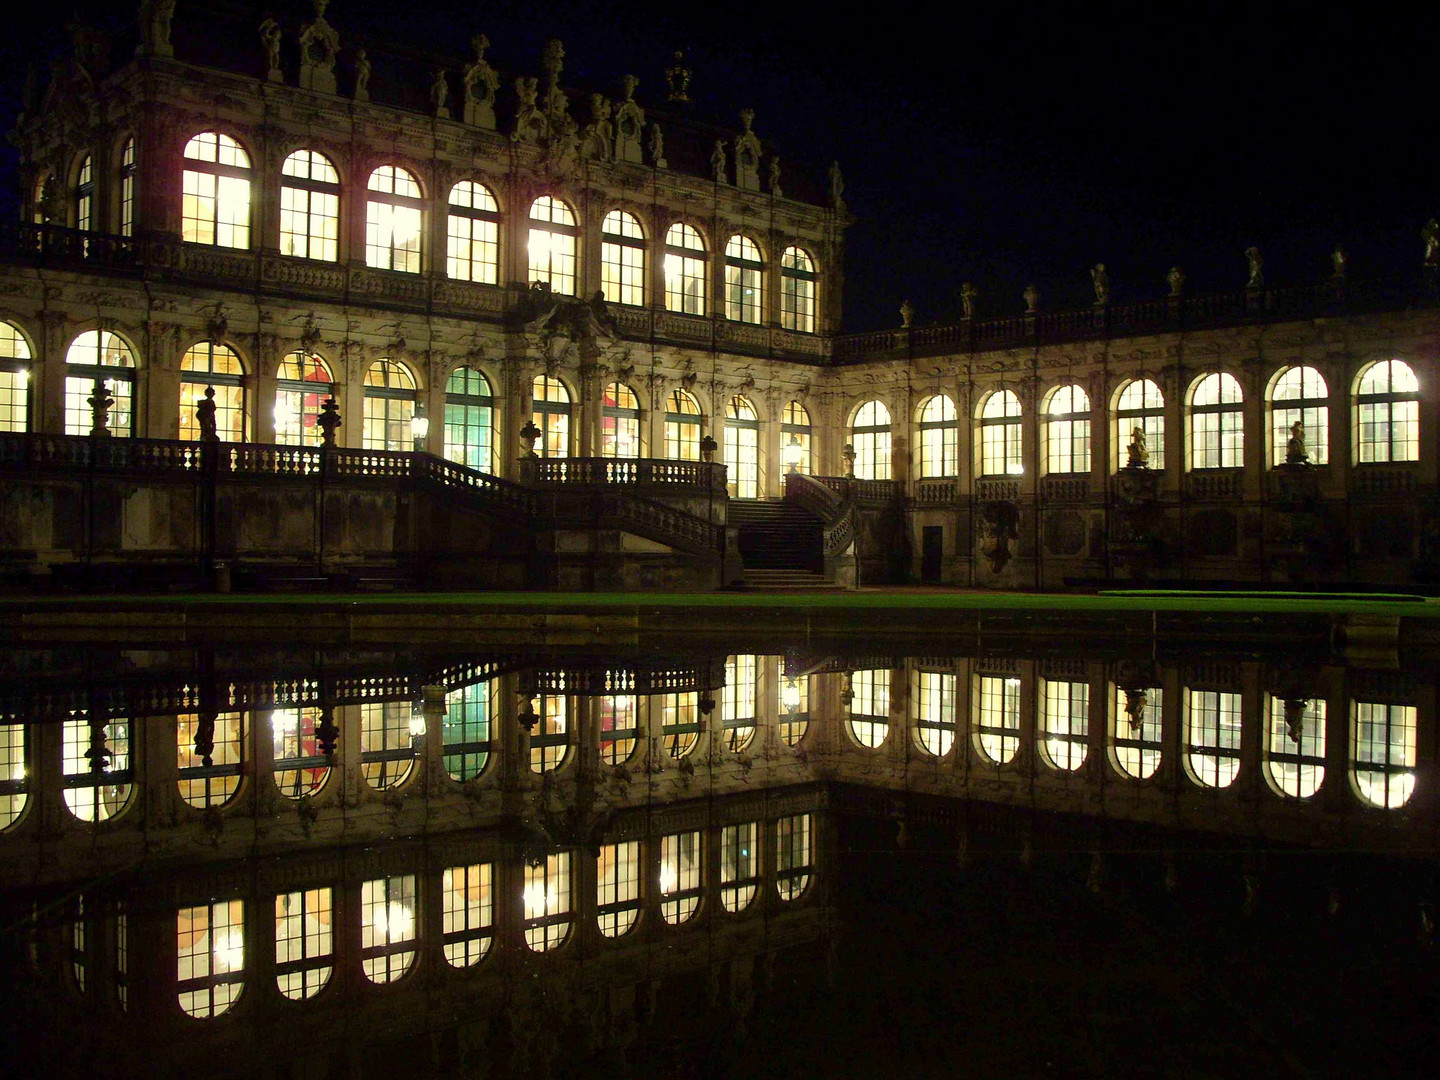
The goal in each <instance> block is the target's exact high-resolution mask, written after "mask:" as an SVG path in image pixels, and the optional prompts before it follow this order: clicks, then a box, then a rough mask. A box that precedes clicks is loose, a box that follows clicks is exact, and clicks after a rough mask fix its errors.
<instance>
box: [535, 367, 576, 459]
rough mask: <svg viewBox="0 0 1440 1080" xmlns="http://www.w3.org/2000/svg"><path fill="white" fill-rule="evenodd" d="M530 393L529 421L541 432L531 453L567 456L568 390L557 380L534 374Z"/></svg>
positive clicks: (568, 424) (558, 456)
mask: <svg viewBox="0 0 1440 1080" xmlns="http://www.w3.org/2000/svg"><path fill="white" fill-rule="evenodd" d="M530 393H531V399H532V400H531V406H530V409H531V411H530V420H531V422H532V423H534V425H535V426H536V427H538V428H539V429H540V435H541V438H540V441H539V442H538V443H536V446H535V452H536V453H537V454H539V455H540V456H541V457H543V458H563V457H569V456H570V391H569V390H566V389H565V384H564V383H562V382H561V381H560V380H559V379H552V378H551V377H550V376H549V375H536V376H535V382H534V383H533V384H532V387H531V392H530Z"/></svg>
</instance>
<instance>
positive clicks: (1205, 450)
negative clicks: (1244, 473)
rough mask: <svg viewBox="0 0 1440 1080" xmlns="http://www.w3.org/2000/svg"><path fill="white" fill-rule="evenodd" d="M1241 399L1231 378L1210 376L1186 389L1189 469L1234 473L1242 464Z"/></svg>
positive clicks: (1222, 374) (1224, 374) (1218, 374)
mask: <svg viewBox="0 0 1440 1080" xmlns="http://www.w3.org/2000/svg"><path fill="white" fill-rule="evenodd" d="M1244 400H1245V395H1244V393H1243V392H1242V391H1241V390H1240V383H1239V382H1238V381H1237V380H1236V378H1235V376H1234V375H1231V374H1230V373H1229V372H1225V371H1215V372H1211V373H1210V374H1209V375H1202V376H1201V377H1200V378H1198V379H1197V380H1195V384H1194V385H1193V386H1192V387H1191V389H1190V468H1192V469H1238V468H1240V467H1241V466H1242V465H1244V464H1245V419H1244V416H1243V415H1242V414H1241V411H1240V410H1241V407H1242V405H1243V403H1244Z"/></svg>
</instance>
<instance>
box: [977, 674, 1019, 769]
mask: <svg viewBox="0 0 1440 1080" xmlns="http://www.w3.org/2000/svg"><path fill="white" fill-rule="evenodd" d="M975 716H976V718H977V719H976V722H975V748H976V749H977V750H979V751H980V756H981V757H983V758H984V759H985V760H986V761H988V762H990V764H992V765H1005V764H1008V763H1009V762H1010V761H1011V760H1012V759H1013V758H1014V757H1015V755H1016V753H1017V752H1019V750H1020V680H1019V679H1017V678H1015V677H1014V676H1013V675H1010V676H1001V675H977V676H976V679H975Z"/></svg>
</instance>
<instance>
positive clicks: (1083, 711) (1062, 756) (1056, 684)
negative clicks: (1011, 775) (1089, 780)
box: [1038, 679, 1090, 772]
mask: <svg viewBox="0 0 1440 1080" xmlns="http://www.w3.org/2000/svg"><path fill="white" fill-rule="evenodd" d="M1038 698H1039V703H1040V756H1041V757H1042V758H1043V759H1044V760H1045V761H1046V763H1048V764H1049V765H1050V767H1051V768H1054V769H1064V770H1066V771H1067V772H1073V771H1074V770H1075V769H1078V768H1080V766H1081V765H1084V764H1085V755H1086V754H1087V753H1088V752H1089V745H1088V744H1089V740H1090V684H1089V683H1084V682H1060V681H1057V680H1055V679H1041V680H1040V693H1039V695H1038Z"/></svg>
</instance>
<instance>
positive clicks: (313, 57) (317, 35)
mask: <svg viewBox="0 0 1440 1080" xmlns="http://www.w3.org/2000/svg"><path fill="white" fill-rule="evenodd" d="M329 4H330V0H315V18H314V20H312V21H311V22H309V23H307V24H306V25H305V27H304V28H303V29H301V31H300V86H301V88H302V89H305V90H318V91H320V92H321V93H322V94H333V93H335V54H336V53H338V52H339V51H340V35H339V34H337V33H336V32H335V28H334V27H332V26H331V25H330V24H329V23H328V22H326V21H325V9H326V8H327V7H328V6H329ZM276 66H278V64H272V67H276Z"/></svg>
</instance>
